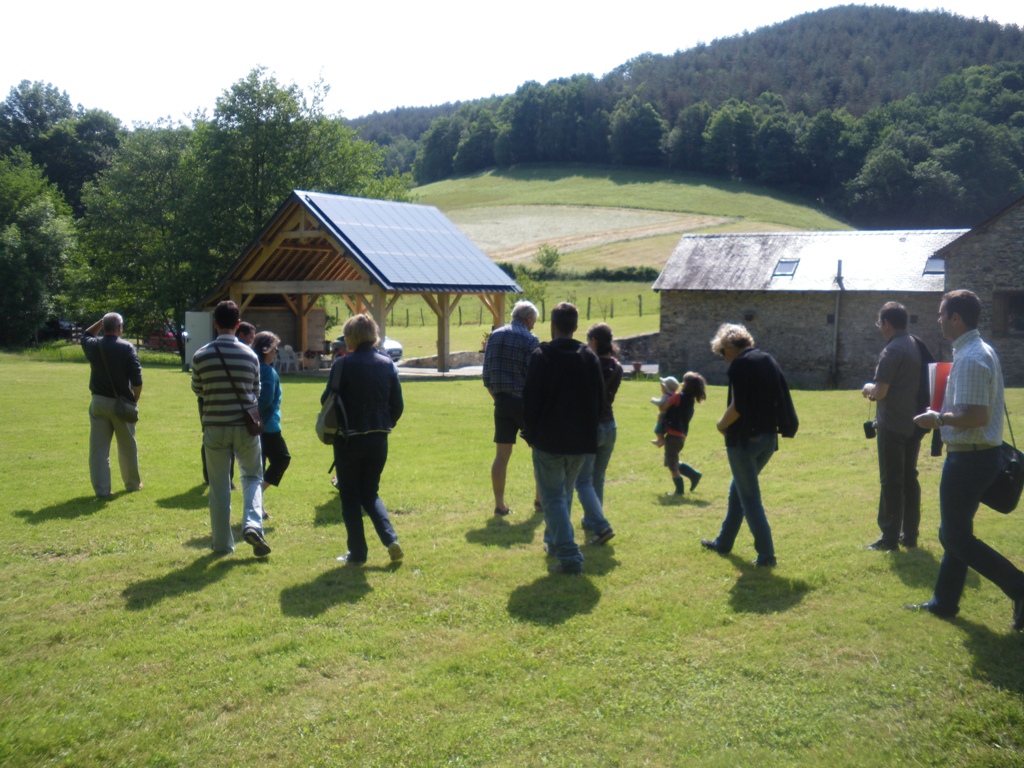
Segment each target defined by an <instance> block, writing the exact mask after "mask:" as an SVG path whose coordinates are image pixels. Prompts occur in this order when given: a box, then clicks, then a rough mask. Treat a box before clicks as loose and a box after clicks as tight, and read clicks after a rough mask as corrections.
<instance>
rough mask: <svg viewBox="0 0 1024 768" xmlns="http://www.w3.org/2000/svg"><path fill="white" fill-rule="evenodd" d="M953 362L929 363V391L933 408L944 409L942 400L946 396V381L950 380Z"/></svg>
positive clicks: (935, 409)
mask: <svg viewBox="0 0 1024 768" xmlns="http://www.w3.org/2000/svg"><path fill="white" fill-rule="evenodd" d="M952 367H953V364H952V363H928V391H929V392H930V393H931V396H932V399H931V409H932V410H933V411H941V410H942V400H943V398H945V397H946V382H948V381H949V369H950V368H952Z"/></svg>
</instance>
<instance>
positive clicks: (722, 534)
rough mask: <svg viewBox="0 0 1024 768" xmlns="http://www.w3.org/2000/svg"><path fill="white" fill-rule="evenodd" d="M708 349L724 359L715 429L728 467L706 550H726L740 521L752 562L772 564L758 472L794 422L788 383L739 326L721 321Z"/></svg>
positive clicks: (790, 432) (704, 542) (772, 548)
mask: <svg viewBox="0 0 1024 768" xmlns="http://www.w3.org/2000/svg"><path fill="white" fill-rule="evenodd" d="M711 350H712V351H713V352H714V353H715V354H717V355H721V356H722V357H723V358H725V360H726V362H728V363H729V373H728V375H729V402H728V407H727V408H726V410H725V413H724V414H722V418H721V419H719V420H718V431H719V432H721V433H722V435H724V436H725V452H726V455H727V456H728V457H729V468H730V469H731V470H732V484H731V485H730V486H729V506H728V509H727V511H726V513H725V519H724V520H723V521H722V529H721V530H720V531H719V533H718V537H717V538H715V539H714V540H713V541H712V540H709V539H703V540H702V541H701V544H702V545H704V547H705V548H706V549H710V550H714V551H715V552H718V553H720V554H723V555H724V554H728V553H729V552H731V551H732V545H733V543H734V542H735V541H736V534H737V533H739V530H740V524H741V523H742V522H743V520H744V519H746V521H747V526H748V527H749V528H750V532H751V533H752V534H753V535H754V549H755V550H757V559H756V560H755V561H754V565H760V566H768V567H771V566H774V565H775V545H774V544H773V542H772V529H771V527H770V526H769V525H768V517H767V515H765V511H764V505H763V504H762V503H761V487H760V485H759V483H758V475H760V474H761V470H762V469H764V467H765V465H766V464H767V463H768V461H769V460H770V459H771V457H772V456H773V455H774V454H775V451H776V450H778V447H779V438H778V436H779V435H780V434H781V435H782V436H783V437H793V435H795V434H796V431H797V427H798V426H799V424H798V422H797V417H796V411H795V410H794V409H793V401H792V400H791V399H790V396H789V385H788V384H787V383H786V377H785V376H783V375H782V370H781V369H780V368H779V364H778V363H776V362H775V358H773V357H772V356H771V355H769V354H768V353H767V352H762V351H761V350H760V349H757V348H755V347H754V338H753V337H752V336H751V335H750V333H749V332H748V331H747V329H746V328H744V327H743V326H742V325H732V324H726V325H723V326H722V327H720V328H719V329H718V333H717V334H716V335H715V338H714V339H713V340H712V341H711Z"/></svg>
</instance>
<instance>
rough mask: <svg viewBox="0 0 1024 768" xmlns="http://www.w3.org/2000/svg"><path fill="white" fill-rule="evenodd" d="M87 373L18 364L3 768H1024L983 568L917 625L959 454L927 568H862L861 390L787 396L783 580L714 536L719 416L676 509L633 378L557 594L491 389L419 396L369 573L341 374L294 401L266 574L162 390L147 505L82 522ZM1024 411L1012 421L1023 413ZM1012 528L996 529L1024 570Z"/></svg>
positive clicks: (926, 511) (288, 392)
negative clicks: (338, 488)
mask: <svg viewBox="0 0 1024 768" xmlns="http://www.w3.org/2000/svg"><path fill="white" fill-rule="evenodd" d="M87 380H88V369H87V367H86V366H84V365H81V364H75V363H67V362H65V363H60V362H55V361H53V362H51V361H35V360H27V359H25V358H23V357H19V356H13V355H6V354H4V355H0V386H2V387H3V389H4V391H5V392H6V393H7V394H6V395H5V404H6V406H7V407H6V413H7V419H6V424H5V437H4V449H3V456H4V475H3V479H4V491H5V492H4V494H3V498H2V501H0V517H2V519H3V520H4V526H3V530H4V536H3V542H2V545H0V567H2V573H3V577H4V578H3V581H2V583H0V627H2V631H0V653H2V658H3V665H2V667H0V701H2V702H3V706H2V708H0V765H4V766H12V767H21V766H33V767H35V766H69V767H70V766H74V767H75V768H82V767H88V766H104V767H106V766H185V765H200V764H201V765H206V766H245V765H261V766H300V765H301V766H338V765H343V766H373V767H380V768H384V767H385V766H387V767H392V766H415V767H417V768H418V767H419V766H541V765H546V766H644V765H647V766H723V767H725V766H729V767H731V766H750V765H763V766H795V765H799V766H856V767H857V768H860V767H861V766H893V765H926V766H1000V767H1001V766H1021V765H1024V637H1022V636H1021V635H1020V634H1018V633H1013V632H1011V631H1010V628H1009V624H1010V613H1011V606H1010V601H1009V600H1007V598H1006V597H1005V596H1004V595H1003V594H1002V593H1001V592H1000V591H999V590H998V589H997V588H995V587H994V586H993V585H992V584H990V583H988V582H987V581H983V580H981V579H980V578H979V577H977V576H976V575H975V574H972V575H971V576H970V578H969V580H968V585H967V590H966V593H965V596H964V600H963V604H962V611H961V614H960V617H959V618H958V619H956V620H955V621H952V622H946V621H941V620H938V619H935V618H934V617H931V616H927V615H917V614H911V613H908V612H907V611H905V610H903V608H902V605H903V603H905V602H908V601H920V600H923V599H925V598H927V597H928V595H929V594H930V589H931V586H932V583H933V581H934V578H935V574H936V569H937V567H938V559H939V557H940V556H941V548H940V547H939V545H938V543H937V541H936V536H935V528H936V525H937V511H936V498H937V483H938V477H939V470H940V461H939V460H936V459H932V458H929V457H926V456H925V457H922V460H921V465H922V471H921V480H922V486H923V489H924V504H923V527H922V544H923V546H922V547H921V548H920V549H918V550H916V551H912V552H900V553H892V554H886V553H876V552H867V551H865V550H864V549H863V548H862V547H863V545H864V544H866V543H868V542H869V541H872V540H873V539H874V538H875V535H876V532H877V531H876V528H875V524H874V518H875V507H876V503H877V464H876V458H875V447H874V444H873V443H872V442H870V441H867V440H865V439H864V437H863V433H862V431H861V428H860V424H861V422H862V421H863V419H864V412H865V409H864V402H863V400H862V399H861V397H860V396H859V394H858V393H856V392H827V393H826V392H797V393H795V400H796V405H797V408H798V410H799V412H800V416H801V429H800V433H799V435H798V436H797V437H796V439H794V440H786V441H783V445H782V449H781V451H780V452H779V454H778V455H777V456H776V457H775V458H774V459H773V460H772V462H771V463H770V464H769V465H768V467H767V468H766V469H765V471H764V473H763V476H762V477H763V482H762V487H763V490H764V495H765V503H766V507H767V509H768V515H769V519H770V521H771V524H772V528H773V533H774V537H775V543H776V550H777V553H778V558H779V566H778V567H777V568H776V569H774V570H769V571H764V570H755V569H753V568H752V567H750V566H749V565H748V563H749V561H750V560H751V559H752V558H753V557H754V552H753V546H752V542H751V539H750V535H749V533H748V532H747V531H746V530H744V531H743V532H742V533H741V534H740V537H739V539H738V541H737V547H736V549H735V551H734V553H733V554H732V555H731V556H729V557H719V556H717V555H715V554H713V553H709V552H705V551H702V550H701V548H700V546H699V543H698V542H699V539H700V538H701V537H705V536H713V535H714V534H715V533H716V531H717V528H718V525H719V523H720V520H721V517H722V514H723V512H724V505H725V494H726V490H727V484H728V479H729V475H728V469H727V464H726V460H725V455H724V451H723V448H722V445H721V441H720V438H719V437H718V435H717V433H716V432H715V430H714V422H715V420H716V419H717V417H718V416H719V414H720V412H721V409H722V408H723V407H724V400H725V393H724V391H723V390H721V389H719V388H712V390H711V392H710V396H709V402H708V403H706V404H704V405H702V406H699V407H698V409H697V414H696V417H695V420H694V423H693V426H692V430H691V435H690V438H689V440H688V442H687V446H686V449H685V451H684V458H685V459H686V460H687V461H688V462H690V463H691V464H693V465H695V466H697V467H698V468H699V469H700V470H702V471H703V472H704V479H703V481H702V483H701V485H700V488H698V490H697V492H696V493H694V494H689V495H687V496H686V498H685V500H683V501H682V502H676V501H674V500H670V499H667V498H666V497H665V495H664V494H665V492H666V491H668V490H669V488H670V483H669V481H668V475H667V472H666V471H665V470H664V468H662V467H661V466H660V455H659V453H658V452H657V451H656V450H655V449H654V448H653V447H651V446H650V445H649V443H648V438H649V437H650V430H651V427H652V426H653V420H654V409H653V407H652V406H651V405H650V404H649V402H648V399H649V398H650V397H651V396H653V395H654V394H656V387H655V384H654V383H653V382H652V381H643V382H632V381H629V382H625V383H624V384H623V386H622V389H621V390H620V393H619V396H618V398H617V401H616V409H615V410H616V416H617V420H618V423H619V438H618V444H617V447H616V452H615V455H614V457H613V459H612V464H611V467H610V470H609V484H608V486H607V489H606V514H607V515H608V518H609V520H610V521H611V523H612V524H613V525H614V527H615V529H616V532H617V534H618V535H617V536H616V538H615V539H613V540H612V541H611V542H610V544H609V545H608V546H606V547H600V548H595V547H585V548H584V549H585V557H586V575H585V576H583V577H582V578H572V577H553V576H549V575H548V574H547V572H546V560H545V557H544V554H543V551H542V547H541V535H542V526H543V522H542V520H541V519H540V518H539V517H536V516H534V515H533V514H531V510H530V509H529V506H530V501H531V499H532V488H531V486H532V480H531V475H530V469H529V459H528V454H527V450H526V449H525V448H524V447H523V446H520V447H518V448H517V449H516V450H515V452H514V454H513V458H512V464H511V470H510V476H509V481H510V482H509V494H508V498H509V501H510V503H511V504H512V506H513V509H515V510H516V514H515V515H513V516H512V517H511V518H509V519H508V520H506V521H496V520H494V519H493V516H492V515H491V507H492V504H493V502H492V499H491V496H490V484H489V467H490V463H491V459H492V455H493V445H492V443H491V442H490V429H491V427H490V407H489V398H488V397H487V396H486V394H485V393H484V391H483V387H482V386H481V383H480V381H479V380H468V381H444V382H410V383H407V384H406V385H405V388H404V391H405V399H406V414H405V416H404V418H403V420H402V422H401V423H400V424H399V426H398V428H397V429H396V430H395V432H394V433H393V434H392V437H391V453H390V457H389V462H388V467H387V469H386V471H385V473H384V477H383V482H382V488H381V495H382V497H383V499H384V500H385V502H386V503H387V504H388V506H389V508H390V510H391V512H392V516H393V521H394V524H395V528H396V530H397V531H398V533H399V536H400V537H401V541H402V544H403V546H404V548H405V551H406V559H405V561H404V562H403V563H402V564H401V565H400V566H392V565H390V564H389V562H388V560H387V554H386V551H385V550H384V548H383V547H377V548H375V549H373V548H372V549H371V558H370V562H369V565H368V567H366V568H363V569H348V568H345V567H341V566H339V564H338V563H336V562H335V559H334V558H335V556H336V555H338V554H341V553H342V552H344V551H345V545H344V530H343V525H342V523H341V514H340V507H339V504H338V500H337V496H336V493H335V492H334V490H333V489H332V488H331V486H330V484H329V482H328V478H329V475H328V472H327V469H328V466H329V464H330V454H329V451H328V450H327V449H325V448H324V447H323V446H321V445H319V444H318V443H316V442H315V438H314V436H313V429H312V425H313V422H314V418H315V414H316V411H317V408H318V399H319V394H320V392H321V389H322V386H323V380H322V379H306V378H303V377H300V376H286V377H284V381H283V386H284V420H283V427H284V435H285V437H286V439H287V440H288V443H289V447H290V449H291V452H292V455H293V462H292V466H291V468H290V469H289V471H288V474H287V475H286V476H285V480H284V483H283V485H282V487H281V488H277V489H271V490H270V492H269V493H268V494H267V500H266V505H267V509H268V510H269V511H270V512H272V513H273V518H272V520H270V521H269V523H270V524H269V525H268V528H267V537H268V540H269V542H270V544H271V546H272V547H273V554H271V555H270V557H269V558H267V559H266V560H265V561H257V560H255V559H254V558H253V557H252V556H251V554H250V551H249V548H248V547H247V546H245V545H242V546H240V547H239V549H238V551H237V552H236V554H235V555H234V556H230V557H226V558H216V557H213V556H211V554H210V553H209V552H208V549H207V548H208V546H209V521H208V511H207V500H206V495H205V493H204V488H203V486H202V484H201V481H200V466H199V441H200V430H199V426H198V418H197V414H196V406H195V400H194V398H193V397H192V395H191V392H190V391H189V385H188V376H187V375H186V374H183V373H181V372H179V371H177V370H175V369H174V368H172V367H164V368H158V367H153V366H150V367H148V368H147V369H146V371H145V388H144V392H143V398H142V402H141V412H142V419H141V421H140V422H139V425H138V435H139V440H140V451H141V461H142V471H143V479H144V481H145V488H144V490H143V491H142V492H140V493H136V494H125V493H118V494H116V495H115V497H114V498H113V499H112V500H110V501H106V502H100V501H97V500H95V499H94V498H93V497H92V494H91V489H90V487H89V480H88V470H87V451H88V418H87V415H86V410H87V405H88V392H87ZM1008 400H1009V404H1010V407H1011V409H1012V410H1013V411H1015V412H1017V413H1019V412H1020V409H1021V406H1022V405H1024V391H1020V390H1015V391H1013V392H1011V393H1009V397H1008ZM1017 431H1018V433H1021V432H1024V429H1022V428H1020V427H1018V430H1017ZM233 502H234V504H235V505H236V512H235V519H236V520H237V519H238V513H237V505H238V504H239V503H240V495H239V494H237V493H236V494H233ZM1021 514H1022V511H1021V510H1018V511H1017V512H1016V513H1014V514H1013V515H1011V516H1009V517H1004V516H1001V515H997V514H995V513H992V512H990V511H987V510H984V511H982V512H980V513H979V515H978V519H977V526H976V529H977V531H978V534H979V535H980V536H981V537H982V538H984V539H985V540H986V541H988V542H989V543H990V544H992V545H993V546H995V547H996V548H997V549H999V550H1001V551H1002V552H1004V553H1006V554H1007V555H1008V556H1010V557H1011V559H1013V560H1014V561H1015V562H1016V563H1017V564H1018V565H1022V564H1024V528H1022V526H1021V520H1020V519H1019V517H1020V515H1021ZM574 516H575V518H576V521H577V522H578V520H579V512H578V509H577V511H576V512H575V515H574Z"/></svg>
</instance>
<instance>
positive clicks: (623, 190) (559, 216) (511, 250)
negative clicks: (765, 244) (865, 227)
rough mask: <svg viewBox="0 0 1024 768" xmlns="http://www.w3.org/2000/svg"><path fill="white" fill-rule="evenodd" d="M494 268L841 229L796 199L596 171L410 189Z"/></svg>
mask: <svg viewBox="0 0 1024 768" xmlns="http://www.w3.org/2000/svg"><path fill="white" fill-rule="evenodd" d="M413 195H414V198H415V200H416V201H417V202H420V203H425V204H429V205H435V206H437V207H438V208H440V209H441V210H442V211H444V213H445V214H446V215H447V216H448V217H449V218H450V219H451V220H452V221H453V222H455V224H456V225H458V226H459V227H461V228H462V229H463V231H464V232H466V234H467V235H468V236H469V237H470V238H471V239H472V240H473V241H474V242H475V243H476V244H477V245H479V246H480V247H481V249H483V250H484V251H485V252H486V253H488V254H489V255H490V256H491V257H492V258H494V259H495V260H498V261H512V262H525V261H529V259H530V258H532V256H533V254H534V253H535V252H536V250H537V248H538V247H539V245H540V244H542V243H549V244H551V245H555V246H556V247H558V248H559V250H560V251H561V252H562V253H563V254H566V255H567V256H568V258H567V259H566V261H565V266H567V267H571V268H578V269H589V268H593V267H598V266H608V267H614V266H637V265H649V266H655V267H661V266H662V265H664V263H665V260H666V259H667V258H668V255H669V254H670V253H671V252H672V247H673V246H674V244H675V242H676V241H677V240H678V238H679V236H680V235H682V234H684V233H687V232H764V231H778V230H807V229H809V230H830V229H849V228H850V227H849V226H848V225H846V224H844V223H843V222H841V221H839V220H837V219H834V218H832V217H830V216H827V215H826V214H824V213H822V212H821V211H818V210H816V209H814V208H812V207H810V206H808V205H806V204H804V203H803V202H802V201H799V200H797V199H794V198H788V197H785V196H781V195H778V194H775V193H770V192H768V191H767V190H765V189H763V188H760V187H757V186H755V185H752V184H744V183H740V182H722V181H720V180H715V179H711V178H708V177H702V176H696V175H678V174H677V175H672V174H666V173H659V172H656V171H647V170H638V169H608V168H601V167H596V166H561V165H559V166H523V167H519V168H514V169H511V170H507V171H497V170H492V171H487V172H485V173H481V174H477V175H474V176H467V177H462V178H458V179H447V180H445V181H440V182H436V183H434V184H428V185H425V186H422V187H417V188H416V189H414V190H413Z"/></svg>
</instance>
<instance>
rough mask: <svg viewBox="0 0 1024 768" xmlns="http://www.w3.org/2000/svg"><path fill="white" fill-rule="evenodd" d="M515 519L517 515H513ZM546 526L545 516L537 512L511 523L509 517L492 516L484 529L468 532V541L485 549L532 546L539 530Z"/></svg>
mask: <svg viewBox="0 0 1024 768" xmlns="http://www.w3.org/2000/svg"><path fill="white" fill-rule="evenodd" d="M512 518H513V519H515V515H514V514H513V515H512ZM543 524H544V515H543V514H541V513H540V512H535V513H534V514H532V515H530V516H529V517H524V518H522V520H521V522H517V523H510V522H509V519H508V518H507V517H498V516H497V515H495V516H492V517H491V519H490V520H488V521H487V523H486V524H485V525H484V527H483V528H477V529H475V530H472V531H467V532H466V541H467V542H468V543H470V544H482V545H483V546H485V547H511V546H512V545H513V544H530V543H532V542H533V539H534V537H535V535H536V533H537V529H538V528H540V527H541V526H542V525H543Z"/></svg>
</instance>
